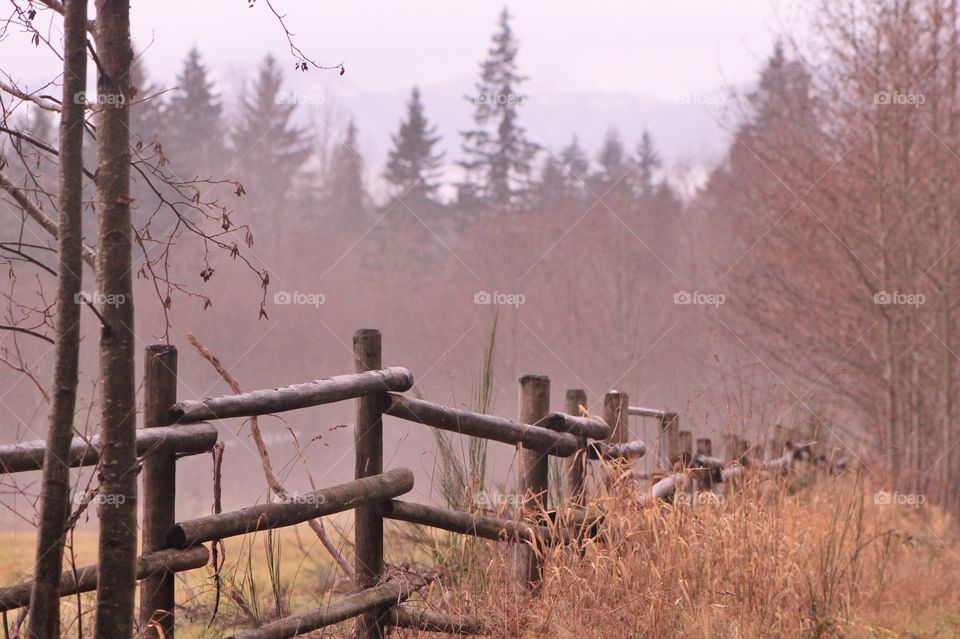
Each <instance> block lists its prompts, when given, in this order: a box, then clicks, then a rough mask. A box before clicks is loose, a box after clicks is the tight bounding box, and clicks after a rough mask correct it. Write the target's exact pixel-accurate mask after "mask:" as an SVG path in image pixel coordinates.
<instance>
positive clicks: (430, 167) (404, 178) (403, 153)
mask: <svg viewBox="0 0 960 639" xmlns="http://www.w3.org/2000/svg"><path fill="white" fill-rule="evenodd" d="M392 140H393V148H392V149H391V150H390V153H389V155H388V157H387V166H386V168H385V170H384V172H383V177H384V179H385V180H386V181H387V182H389V183H390V184H391V185H393V187H394V189H393V193H391V198H392V199H396V198H403V201H404V202H405V203H406V204H407V205H408V206H410V207H411V208H412V209H413V210H414V211H417V210H419V208H420V207H421V206H423V205H425V204H428V203H436V199H435V198H436V191H437V187H438V186H439V185H438V183H437V179H438V177H439V172H440V171H439V167H440V162H441V160H442V159H443V153H442V152H436V151H435V150H434V147H435V146H436V144H437V142H439V140H440V136H439V135H437V133H436V127H435V126H431V125H429V124H428V122H427V119H426V117H425V116H424V114H423V103H422V102H421V101H420V90H419V89H418V88H417V87H414V88H413V91H412V92H411V94H410V101H409V102H408V103H407V115H406V119H405V120H403V121H402V122H401V123H400V130H399V131H398V132H397V134H396V135H394V136H392Z"/></svg>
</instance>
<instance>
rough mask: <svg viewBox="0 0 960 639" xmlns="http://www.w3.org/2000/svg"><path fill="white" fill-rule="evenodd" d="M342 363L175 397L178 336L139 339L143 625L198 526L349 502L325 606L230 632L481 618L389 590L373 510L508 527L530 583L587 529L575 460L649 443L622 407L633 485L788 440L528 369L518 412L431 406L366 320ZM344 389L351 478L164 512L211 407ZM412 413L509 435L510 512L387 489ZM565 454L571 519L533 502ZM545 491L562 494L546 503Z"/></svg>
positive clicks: (187, 559) (69, 580) (208, 538)
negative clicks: (719, 425)
mask: <svg viewBox="0 0 960 639" xmlns="http://www.w3.org/2000/svg"><path fill="white" fill-rule="evenodd" d="M353 349H354V365H355V371H354V373H352V374H348V375H339V376H336V377H329V378H325V379H320V380H316V381H312V382H308V383H306V384H297V385H294V386H287V387H285V388H278V389H266V390H259V391H253V392H248V393H242V394H237V395H229V396H223V397H217V398H209V399H203V400H187V401H180V402H178V401H177V397H176V388H177V351H176V348H175V347H173V346H169V345H156V346H150V347H149V348H147V351H146V360H145V365H144V395H145V399H144V428H142V429H140V430H138V431H137V451H138V455H139V457H140V458H142V463H143V472H142V475H143V498H142V502H143V504H144V507H143V523H142V528H143V531H142V540H143V544H142V545H143V554H142V555H141V556H140V557H139V559H138V560H137V566H136V573H137V578H138V580H139V581H140V624H141V627H142V628H143V629H144V630H143V631H144V633H145V634H146V635H147V636H149V637H156V638H158V639H159V638H164V639H173V637H174V631H175V628H174V625H175V624H174V621H175V598H174V595H175V593H174V575H175V573H177V572H179V571H184V570H192V569H195V568H201V567H203V566H205V565H206V564H207V563H208V562H209V557H210V553H209V551H208V549H207V547H206V546H205V545H204V544H205V543H207V542H214V541H215V540H220V539H224V538H227V537H233V536H238V535H245V534H249V533H252V532H255V531H260V530H267V529H275V528H281V527H285V526H292V525H295V524H298V523H302V522H306V521H309V520H311V519H314V518H316V517H322V516H324V515H329V514H333V513H337V512H343V511H346V510H353V511H354V514H355V526H354V536H355V540H354V545H355V549H356V550H355V559H354V568H355V573H356V576H355V581H356V583H355V587H356V592H354V593H353V594H350V595H347V596H345V597H344V598H342V599H340V600H339V601H336V602H334V603H331V604H329V605H327V606H325V607H323V608H320V609H317V610H312V611H305V612H302V613H298V614H294V615H291V616H289V617H286V618H283V619H280V620H277V621H275V622H273V623H269V624H267V625H264V626H262V627H260V628H256V629H253V630H249V631H246V632H242V633H240V634H238V635H236V639H240V638H243V639H254V638H256V639H275V638H280V637H294V636H297V635H300V634H304V633H307V632H310V631H313V630H316V629H318V628H321V627H324V626H328V625H331V624H335V623H339V622H342V621H345V620H348V619H356V624H357V626H356V629H355V634H354V636H356V637H358V638H360V639H373V638H380V637H382V636H383V635H384V633H385V629H386V628H387V627H389V626H399V627H407V628H419V629H422V630H429V631H434V632H447V633H451V634H482V633H484V632H485V630H486V629H485V627H484V624H483V623H482V622H481V621H479V620H475V619H469V618H464V617H455V616H447V615H442V614H438V613H432V612H426V611H413V610H409V609H406V608H404V607H403V606H402V605H400V604H402V603H403V602H404V601H405V600H406V599H407V598H409V597H410V596H411V595H412V594H414V593H415V592H416V591H417V590H419V589H421V588H423V587H424V585H425V584H426V582H425V581H424V580H423V579H421V578H419V577H417V576H416V575H409V576H406V577H403V578H399V577H393V578H387V579H385V574H384V536H383V528H384V524H383V522H384V519H392V520H397V521H404V522H410V523H413V524H419V525H423V526H429V527H432V528H437V529H441V530H446V531H450V532H454V533H459V534H463V535H472V536H475V537H480V538H484V539H491V540H496V541H501V542H507V543H513V544H514V545H515V553H516V554H515V559H516V569H517V577H518V584H519V585H520V586H521V587H522V588H524V589H527V590H530V589H535V588H536V587H537V584H538V583H539V582H540V580H541V577H542V571H543V566H542V557H543V555H542V553H539V552H536V548H537V547H538V546H539V545H549V544H559V543H567V542H570V541H572V540H575V539H576V538H577V537H578V535H580V534H582V533H583V531H584V530H585V529H587V528H591V529H595V528H596V526H597V525H598V524H599V523H600V522H601V521H602V516H603V515H602V513H599V512H597V511H596V509H594V508H589V507H587V503H588V500H587V494H586V493H587V487H586V477H587V469H588V465H589V464H590V462H591V461H594V460H604V462H605V463H606V464H608V465H609V467H610V468H611V469H612V471H613V472H614V473H616V472H618V469H619V470H624V471H625V472H628V473H629V472H630V468H631V466H630V464H629V460H631V459H635V458H639V457H642V456H644V455H645V454H646V453H647V446H646V444H645V443H644V442H642V441H636V440H635V441H629V436H628V428H627V422H628V418H629V416H631V415H633V416H639V417H644V418H653V419H656V420H657V421H658V422H659V430H658V436H657V438H656V443H655V446H654V456H655V459H654V463H655V464H656V465H657V466H658V467H661V466H662V467H665V469H666V472H665V474H663V476H662V477H661V476H660V475H661V473H654V474H652V480H656V481H653V482H652V485H651V487H650V489H649V490H648V491H645V492H643V493H642V494H641V497H640V499H641V501H644V502H646V501H652V500H657V499H670V498H672V497H674V496H675V495H678V494H692V491H693V490H695V489H699V490H705V491H711V490H713V488H714V485H715V484H717V483H721V482H729V481H731V480H733V479H734V478H736V477H738V476H739V475H741V474H742V473H743V472H744V469H745V468H747V467H749V466H759V467H762V468H767V469H769V470H772V471H774V472H784V471H786V470H787V469H788V468H789V466H790V464H791V463H792V460H793V459H794V458H795V457H797V456H798V455H799V452H798V451H800V450H801V447H798V446H797V445H795V444H792V443H791V442H789V441H788V440H787V438H786V437H780V441H779V443H778V444H777V445H776V446H775V445H773V444H771V447H770V455H769V457H770V458H769V459H766V460H761V459H760V458H759V456H758V455H757V454H756V451H757V449H758V447H753V448H751V447H749V446H748V444H747V442H746V441H745V440H743V439H740V438H737V437H735V436H733V435H728V436H725V442H724V444H725V459H721V458H718V457H715V456H714V455H713V451H712V442H711V440H710V439H698V440H697V441H696V450H694V449H693V437H692V435H691V433H690V432H689V431H686V430H680V420H679V416H678V415H677V414H676V413H675V412H670V411H665V410H657V409H650V408H642V407H636V406H630V405H629V400H628V397H627V395H626V394H625V393H621V392H618V391H610V392H608V393H607V394H606V395H605V396H604V398H603V415H602V417H593V416H590V415H588V414H587V412H586V403H587V397H586V393H585V392H584V391H582V390H578V389H575V390H569V391H567V393H566V397H565V405H564V412H551V411H550V380H549V379H548V378H547V377H543V376H537V375H527V376H524V377H523V378H521V379H520V399H519V404H520V405H519V417H518V420H517V421H513V420H509V419H504V418H501V417H495V416H491V415H483V414H479V413H473V412H469V411H465V410H459V409H455V408H450V407H447V406H441V405H438V404H434V403H431V402H427V401H423V400H420V399H415V398H412V397H408V396H405V395H402V394H401V393H403V392H405V391H408V390H410V389H411V388H412V386H413V376H412V375H411V373H410V372H409V371H408V370H406V369H404V368H383V366H382V362H381V352H382V344H381V336H380V332H379V331H377V330H372V329H364V330H360V331H357V333H356V334H355V335H354V338H353ZM351 399H352V400H355V402H356V423H355V427H354V428H355V431H354V432H355V451H356V466H355V479H354V481H351V482H347V483H344V484H340V485H337V486H331V487H328V488H323V489H321V490H317V491H314V492H311V493H307V494H297V495H295V496H293V497H291V498H289V499H286V500H284V501H280V502H274V503H267V504H260V505H255V506H250V507H248V508H244V509H241V510H237V511H233V512H225V513H219V514H214V515H208V516H205V517H199V518H197V519H191V520H185V521H177V518H176V461H177V459H179V458H180V457H183V456H188V455H197V454H201V453H204V452H208V451H210V450H211V449H212V448H213V447H214V445H215V444H216V442H217V430H216V428H215V427H214V426H213V425H211V424H209V423H208V422H209V421H212V420H217V419H226V418H232V417H253V416H258V415H265V414H272V413H279V412H284V411H289V410H295V409H301V408H306V407H310V406H318V405H321V404H330V403H333V402H340V401H346V400H351ZM384 415H389V416H392V417H396V418H400V419H404V420H408V421H413V422H418V423H420V424H423V425H425V426H430V427H432V428H437V429H440V430H445V431H450V432H454V433H460V434H463V435H470V436H473V437H479V438H483V439H487V440H493V441H498V442H503V443H505V444H511V445H515V446H518V447H519V476H518V489H519V490H518V494H519V496H520V503H519V506H518V508H517V512H516V513H515V516H514V517H513V518H504V517H493V516H487V515H481V514H474V513H467V512H458V511H455V510H450V509H447V508H441V507H437V506H433V505H428V504H418V503H413V502H409V501H404V500H402V499H399V498H400V497H401V496H402V495H404V494H406V493H408V492H409V491H410V490H412V488H413V485H414V477H413V473H412V472H411V471H410V470H409V469H406V468H395V469H391V470H386V471H385V470H384V469H383V416H384ZM99 447H100V443H99V440H98V438H96V437H94V438H92V439H89V440H85V439H80V438H77V439H75V440H74V441H73V443H72V445H71V449H70V458H69V463H70V465H71V466H74V467H80V466H94V465H96V464H97V463H98V461H99ZM43 453H44V443H43V442H30V443H23V444H16V445H9V446H0V473H17V472H24V471H31V470H37V469H39V468H40V467H41V466H42V463H43ZM551 455H552V456H556V457H563V458H566V459H567V460H568V461H567V462H566V465H565V471H566V472H565V476H566V479H565V482H566V484H567V485H566V487H565V488H566V490H565V494H566V495H567V497H568V498H569V502H570V503H569V504H564V505H563V506H564V507H565V508H567V511H568V512H570V513H572V514H573V517H571V518H569V519H570V521H572V522H574V524H573V525H574V526H579V527H580V528H579V530H578V529H576V528H573V529H570V528H567V527H563V526H558V525H547V523H548V522H547V520H546V518H545V517H546V516H549V515H551V514H553V515H556V513H557V510H553V511H551V510H550V506H551V504H549V503H547V500H548V495H549V494H550V490H549V488H550V487H549V472H548V459H549V457H550V456H551ZM554 506H555V507H558V506H560V505H554ZM30 587H31V583H30V582H26V583H21V584H17V585H14V586H9V587H6V588H0V611H3V614H4V615H6V612H7V611H9V610H13V609H16V608H20V607H23V606H26V605H28V604H29V598H30ZM96 588H97V567H96V566H85V567H82V568H78V569H76V570H70V571H66V572H64V573H63V575H62V577H61V589H60V594H61V596H64V597H66V596H68V595H73V594H76V593H79V592H87V591H92V590H96Z"/></svg>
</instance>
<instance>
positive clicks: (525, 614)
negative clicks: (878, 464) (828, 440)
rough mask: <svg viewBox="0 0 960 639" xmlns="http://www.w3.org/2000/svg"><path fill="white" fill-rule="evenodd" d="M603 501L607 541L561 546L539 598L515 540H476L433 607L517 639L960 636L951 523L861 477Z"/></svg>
mask: <svg viewBox="0 0 960 639" xmlns="http://www.w3.org/2000/svg"><path fill="white" fill-rule="evenodd" d="M598 505H600V506H602V507H603V508H604V509H605V510H606V511H607V512H608V513H609V514H610V515H609V516H608V518H607V521H606V527H605V531H604V534H603V536H602V537H600V538H598V539H595V540H592V541H588V542H586V543H585V545H584V546H583V548H582V549H580V548H577V547H572V546H567V547H558V548H553V549H548V550H546V551H545V556H544V560H545V565H546V569H545V580H544V582H543V584H542V587H541V588H540V590H539V592H537V593H535V594H533V595H530V594H526V595H524V594H522V593H519V592H518V590H517V586H516V581H515V579H514V576H513V571H512V565H511V552H510V549H509V547H508V546H506V545H505V544H499V545H498V544H488V545H486V546H484V547H483V549H482V550H481V551H480V552H477V549H476V546H475V545H473V544H463V545H461V546H460V548H461V549H462V554H460V555H459V556H454V557H450V556H447V557H446V558H445V561H444V563H443V565H445V566H446V567H447V568H448V570H447V571H445V574H444V575H443V576H444V580H443V581H444V583H445V584H446V585H445V588H440V587H439V586H438V587H436V588H435V589H434V591H433V592H432V593H430V594H429V595H427V597H426V600H427V601H425V602H422V603H421V605H424V604H426V605H429V606H430V607H433V608H434V609H439V610H442V611H444V612H448V613H458V614H469V615H474V616H479V617H481V618H483V619H486V620H487V621H488V622H489V623H490V624H491V625H492V628H493V633H492V634H493V635H494V636H502V637H531V638H532V637H559V638H563V637H571V638H573V637H578V638H579V637H588V638H589V637H597V638H601V637H602V638H604V639H608V638H609V639H612V638H617V637H624V638H626V637H631V638H632V637H657V638H659V637H702V638H704V639H707V638H709V639H718V638H731V639H733V638H740V637H781V638H788V637H798V638H799V637H803V638H810V639H813V638H823V637H864V638H866V637H957V636H960V614H958V613H960V588H958V586H960V556H958V554H957V552H956V548H957V545H956V543H955V541H956V539H955V534H954V532H953V530H952V528H951V524H950V522H949V521H948V520H947V519H946V518H945V517H944V516H942V515H941V514H940V513H939V512H938V511H936V510H935V509H932V508H930V507H927V506H924V507H922V508H916V507H913V506H905V505H900V506H897V505H883V504H876V503H874V492H873V489H872V488H870V487H869V486H866V485H865V484H864V481H862V478H861V477H859V476H858V475H857V474H856V473H855V472H851V473H849V474H848V475H847V476H844V477H840V478H823V479H821V480H819V481H816V482H815V483H814V484H813V485H811V486H808V487H806V488H804V489H802V490H800V491H798V492H796V493H794V494H790V490H788V487H787V485H786V484H783V483H781V482H771V481H757V480H748V481H747V483H746V484H745V485H743V486H741V487H740V490H739V491H737V492H736V493H735V494H731V495H729V496H727V497H723V498H721V499H716V500H714V499H707V500H702V501H699V500H694V503H692V504H690V503H686V504H681V505H668V504H663V505H657V506H653V507H646V508H643V507H640V506H638V505H637V504H636V499H635V494H633V495H631V494H630V493H629V492H627V491H624V492H622V493H621V494H618V495H615V496H611V497H608V498H605V499H603V500H602V503H598ZM443 548H444V552H450V548H451V547H450V546H449V545H445V546H443ZM427 602H429V604H427ZM400 636H416V633H413V632H411V631H404V632H403V633H402V634H401V635H400Z"/></svg>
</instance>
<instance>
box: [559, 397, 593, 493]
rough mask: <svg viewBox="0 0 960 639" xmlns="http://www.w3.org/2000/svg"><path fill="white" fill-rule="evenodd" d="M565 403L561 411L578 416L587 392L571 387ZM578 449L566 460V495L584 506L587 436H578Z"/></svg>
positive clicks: (585, 402) (585, 400) (585, 403)
mask: <svg viewBox="0 0 960 639" xmlns="http://www.w3.org/2000/svg"><path fill="white" fill-rule="evenodd" d="M565 401H566V404H565V406H564V408H563V411H564V412H565V413H566V414H567V415H575V416H577V417H579V416H580V407H581V406H586V405H587V393H586V391H584V390H583V389H581V388H572V389H570V390H568V391H567V395H566V398H565ZM577 440H578V441H579V442H580V450H579V451H577V452H576V453H575V454H574V455H572V456H571V457H570V459H569V461H567V495H568V496H569V499H570V502H571V503H572V504H574V505H577V506H584V505H586V502H587V496H586V480H587V463H588V461H587V450H586V449H587V438H586V437H578V438H577Z"/></svg>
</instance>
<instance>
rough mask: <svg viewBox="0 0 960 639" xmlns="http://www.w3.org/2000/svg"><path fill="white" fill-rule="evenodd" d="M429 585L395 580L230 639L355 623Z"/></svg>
mask: <svg viewBox="0 0 960 639" xmlns="http://www.w3.org/2000/svg"><path fill="white" fill-rule="evenodd" d="M426 585H427V580H426V579H423V578H417V576H416V575H412V576H411V578H405V579H397V580H391V581H388V582H386V583H382V584H380V585H378V586H373V587H372V588H367V589H366V590H362V591H360V592H358V593H355V594H352V595H348V596H346V597H344V598H343V599H341V600H340V601H337V602H334V603H331V604H328V605H327V606H325V607H323V608H320V609H318V610H314V611H311V612H305V613H302V614H298V615H291V616H289V617H284V618H283V619H279V620H277V621H274V622H273V623H268V624H266V625H264V626H261V627H259V628H257V629H255V630H250V631H247V632H241V633H240V634H237V635H233V637H232V638H230V639H289V637H296V636H297V635H302V634H306V633H308V632H312V631H314V630H319V629H320V628H324V627H326V626H332V625H333V624H335V623H339V622H341V621H346V620H347V619H352V618H353V617H357V616H359V615H361V614H363V613H365V612H370V611H372V610H377V609H378V608H381V607H384V606H391V605H394V604H399V603H402V602H404V601H406V600H407V599H409V598H410V596H411V595H412V594H413V593H415V592H416V591H417V590H419V589H421V588H423V587H424V586H426Z"/></svg>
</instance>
